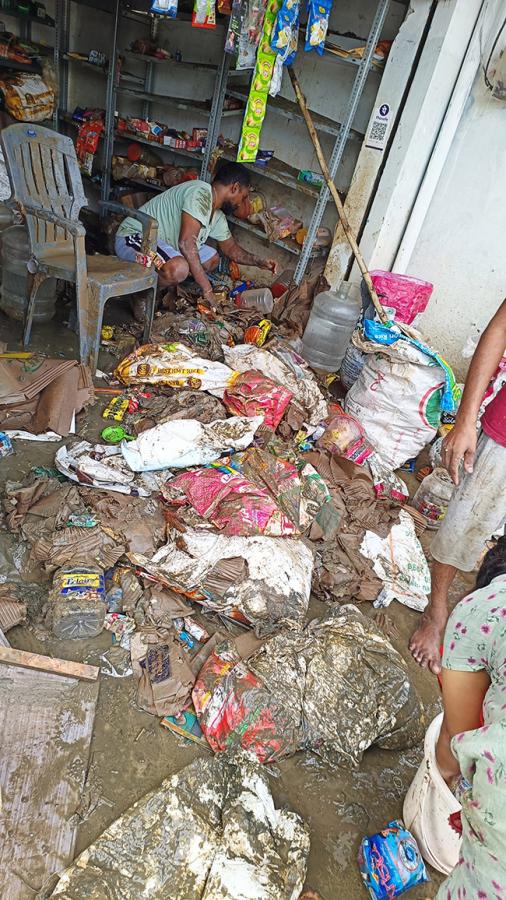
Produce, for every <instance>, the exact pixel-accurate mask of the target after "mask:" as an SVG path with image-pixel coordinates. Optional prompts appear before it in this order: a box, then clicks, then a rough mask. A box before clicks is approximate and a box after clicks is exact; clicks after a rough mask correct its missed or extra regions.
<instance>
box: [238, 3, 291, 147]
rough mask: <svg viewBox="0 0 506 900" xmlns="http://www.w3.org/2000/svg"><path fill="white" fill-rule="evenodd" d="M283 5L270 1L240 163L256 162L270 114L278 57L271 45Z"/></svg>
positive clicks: (258, 54) (249, 103)
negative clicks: (268, 102)
mask: <svg viewBox="0 0 506 900" xmlns="http://www.w3.org/2000/svg"><path fill="white" fill-rule="evenodd" d="M280 6H281V0H269V3H268V6H267V10H266V12H265V19H264V27H263V31H262V37H261V40H260V45H259V48H258V53H257V61H256V66H255V71H254V73H253V79H252V82H251V88H250V92H249V97H248V103H247V105H246V112H245V114H244V120H243V123H242V132H241V141H240V144H239V150H238V153H237V162H255V160H256V157H257V153H258V149H259V147H260V134H261V131H262V125H263V121H264V118H265V113H266V111H267V98H268V96H269V87H270V84H271V79H272V73H273V70H274V63H275V62H276V55H277V54H276V53H274V52H273V50H272V49H271V44H270V42H271V38H272V32H273V29H274V25H275V22H276V16H277V14H278V12H279V9H280Z"/></svg>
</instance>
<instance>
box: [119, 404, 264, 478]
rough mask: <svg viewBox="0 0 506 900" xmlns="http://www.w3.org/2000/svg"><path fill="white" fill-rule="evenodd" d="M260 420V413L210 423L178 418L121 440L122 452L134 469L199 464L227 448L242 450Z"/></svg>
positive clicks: (183, 467)
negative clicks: (132, 439) (134, 437)
mask: <svg viewBox="0 0 506 900" xmlns="http://www.w3.org/2000/svg"><path fill="white" fill-rule="evenodd" d="M262 422H263V417H262V416H253V417H252V418H239V417H237V416H235V417H233V418H231V419H224V420H219V421H216V422H211V423H210V424H209V425H203V424H202V423H201V422H199V421H198V420H197V419H178V420H175V421H171V422H164V423H163V424H162V425H155V427H154V428H150V429H149V430H148V431H143V432H142V434H140V435H139V437H138V438H137V440H135V441H122V442H121V452H122V454H123V458H124V460H125V462H126V464H127V465H128V467H129V468H130V469H132V471H134V472H153V471H156V470H157V469H168V468H176V469H185V468H187V467H188V466H201V465H205V464H206V463H210V462H214V461H215V460H216V459H219V457H220V456H221V455H222V454H223V453H226V452H227V450H228V451H229V450H233V449H235V450H244V449H245V448H246V447H248V446H249V444H251V441H252V440H253V438H254V436H255V432H256V430H257V428H258V427H259V426H260V425H261V424H262Z"/></svg>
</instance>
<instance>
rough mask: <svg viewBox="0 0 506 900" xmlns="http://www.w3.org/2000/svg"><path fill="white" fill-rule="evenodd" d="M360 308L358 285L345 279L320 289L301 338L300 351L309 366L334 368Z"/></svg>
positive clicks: (343, 351) (343, 349)
mask: <svg viewBox="0 0 506 900" xmlns="http://www.w3.org/2000/svg"><path fill="white" fill-rule="evenodd" d="M361 312H362V300H361V295H360V286H359V285H358V284H352V283H351V282H345V281H343V283H342V284H341V286H340V287H339V289H338V290H337V291H323V292H322V293H321V294H318V296H317V297H315V299H314V301H313V308H312V310H311V315H310V316H309V321H308V323H307V325H306V330H305V332H304V336H303V338H302V346H303V351H302V355H303V357H304V359H305V360H306V362H308V363H309V365H310V366H312V367H313V369H320V370H321V371H322V372H337V370H338V369H339V366H340V365H341V362H342V360H343V358H344V354H345V353H346V348H347V346H348V344H349V342H350V338H351V335H352V334H353V330H354V328H355V325H356V324H357V322H358V319H359V316H360V313H361Z"/></svg>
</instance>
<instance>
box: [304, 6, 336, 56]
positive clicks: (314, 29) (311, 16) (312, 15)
mask: <svg viewBox="0 0 506 900" xmlns="http://www.w3.org/2000/svg"><path fill="white" fill-rule="evenodd" d="M331 9H332V0H308V5H307V11H308V20H307V29H306V43H305V45H304V49H305V50H306V51H308V50H316V52H317V53H318V54H319V55H320V56H323V54H324V51H325V38H326V37H327V30H328V27H329V18H330V10H331Z"/></svg>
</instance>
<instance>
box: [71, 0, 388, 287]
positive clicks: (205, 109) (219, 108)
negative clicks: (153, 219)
mask: <svg viewBox="0 0 506 900" xmlns="http://www.w3.org/2000/svg"><path fill="white" fill-rule="evenodd" d="M70 2H79V3H84V4H85V5H88V6H92V7H95V8H97V7H100V8H101V9H102V10H103V11H106V12H110V13H111V14H112V29H111V43H110V50H109V60H110V64H109V67H108V69H107V71H106V70H104V69H101V67H99V66H95V65H93V64H90V63H88V62H87V61H85V60H82V61H79V60H76V62H77V63H79V62H81V63H84V64H85V65H86V67H87V68H91V69H93V70H95V71H96V72H97V73H102V74H103V75H105V76H106V96H105V110H106V117H105V129H104V135H103V141H102V144H103V148H104V150H103V164H102V178H101V194H102V198H103V199H104V200H108V199H109V196H110V191H111V162H112V156H113V153H114V144H115V142H119V141H127V140H133V141H136V142H138V143H141V144H145V145H147V146H149V147H152V148H154V149H155V150H156V151H157V152H159V151H165V152H169V153H170V154H172V155H173V156H176V157H177V156H179V157H181V158H185V159H191V160H192V161H195V162H196V163H197V164H198V162H199V161H201V172H200V177H201V178H203V179H205V180H209V178H210V175H209V162H210V158H211V153H212V151H213V149H214V148H215V146H216V145H217V139H218V135H219V131H220V123H221V121H222V120H223V119H224V118H225V117H229V116H237V115H242V113H243V110H242V109H241V110H225V109H224V101H225V95H226V94H228V95H229V96H231V97H234V98H236V99H238V100H240V101H241V102H242V103H243V104H245V103H246V101H247V98H248V90H249V87H248V85H243V84H241V83H240V81H239V79H240V76H242V77H244V76H247V77H249V78H250V77H251V73H250V72H244V71H237V70H234V69H231V57H230V56H229V55H228V54H226V53H223V55H222V59H221V61H220V63H219V64H217V65H216V64H212V63H207V62H190V61H188V60H182V61H178V60H176V59H174V58H172V57H170V58H158V57H152V56H148V55H147V54H146V55H143V54H139V53H135V52H133V51H131V50H125V49H120V46H119V41H118V38H119V28H120V23H121V20H122V19H125V18H126V19H129V20H132V21H135V22H137V23H139V24H142V25H144V26H148V27H149V29H150V36H151V38H152V39H155V38H156V33H157V28H158V22H159V17H157V16H153V15H150V14H149V13H147V12H146V13H144V12H140V11H133V10H129V9H127V8H126V6H125V5H124V2H123V0H108V2H107V9H105V4H103V5H101V4H97V3H96V2H94V0H56V3H57V19H58V18H60V17H61V26H60V27H57V29H56V31H57V40H56V42H55V44H56V46H55V60H56V57H57V55H58V54H59V55H60V59H61V61H62V62H63V63H64V66H62V67H61V68H62V69H63V68H64V67H68V65H69V64H71V63H72V60H71V59H68V58H65V55H64V54H65V52H66V49H67V48H68V21H69V5H70ZM390 2H401V0H378V2H377V7H376V12H375V15H374V19H373V22H372V25H371V29H370V32H369V35H368V38H367V42H366V46H365V48H364V52H363V54H362V57H361V58H360V59H356V58H353V57H342V56H340V55H336V53H335V51H334V50H333V48H332V46H331V45H332V37H333V36H332V34H329V36H328V41H327V47H326V51H325V54H324V57H323V59H324V60H325V61H326V64H330V63H331V62H332V64H337V65H341V64H343V65H347V66H351V67H353V68H354V70H355V72H356V74H355V79H354V83H353V87H352V90H351V92H350V95H349V98H348V103H347V107H346V111H345V114H344V116H343V121H342V122H339V121H336V120H335V119H333V118H331V117H329V116H324V115H322V114H320V113H313V120H314V123H315V127H316V129H317V130H318V131H319V132H320V133H321V134H325V135H329V136H331V137H333V138H334V139H335V140H334V146H333V148H332V151H331V156H330V160H329V169H330V172H331V175H332V178H335V177H336V173H337V170H338V167H339V165H340V162H341V160H342V157H343V153H344V150H345V147H346V145H347V143H348V141H350V142H355V143H360V144H361V143H362V141H363V138H364V133H363V132H362V131H360V130H358V129H357V128H354V127H353V122H354V119H355V115H356V112H357V108H358V104H359V101H360V98H361V96H362V93H363V90H364V87H365V84H366V82H367V79H368V77H369V76H370V75H371V74H373V75H374V74H375V75H377V74H378V73H380V74H381V66H380V65H378V64H377V63H375V62H374V51H375V48H376V45H377V43H378V41H379V39H380V36H381V30H382V27H383V24H384V21H385V18H386V14H387V11H388V8H389V5H390ZM178 20H180V21H181V20H182V21H188V22H190V21H191V17H190V16H187V15H185V14H180V15H178ZM220 24H221V23H218V26H219V25H220ZM120 58H121V59H122V60H123V61H127V62H135V63H139V64H143V65H144V66H145V70H144V78H142V76H139V79H138V80H136V79H135V80H132V76H131V77H130V80H129V81H128V80H127V79H126V73H125V74H123V75H121V70H120V65H119V60H120ZM164 66H166V67H171V68H172V69H173V70H174V71H176V70H177V68H180V69H188V70H194V71H195V70H197V71H202V72H209V74H212V75H213V76H214V90H213V95H212V99H211V102H208V101H207V102H206V101H204V102H203V101H196V100H192V99H186V98H182V97H174V96H167V95H165V94H161V93H156V92H155V91H154V90H153V81H154V71H155V70H156V69H158V70H159V69H160V68H161V67H164ZM238 81H239V83H238ZM60 96H61V97H62V99H63V101H64V102H63V103H62V105H63V107H64V109H66V106H67V102H66V98H67V93H66V78H65V77H64V76H63V77H61V80H60ZM122 96H125V97H128V98H129V99H133V100H138V101H139V102H140V103H142V116H143V117H148V116H149V114H150V110H151V106H152V104H153V103H157V104H163V105H167V106H171V107H173V108H175V109H181V110H184V111H192V112H195V113H198V114H199V115H201V116H202V117H204V116H205V117H206V118H207V127H208V139H207V143H206V147H205V149H204V152H203V154H202V153H193V152H191V151H189V150H183V149H176V148H174V147H169V146H164V145H162V144H159V143H157V142H155V141H149V140H146V139H143V138H139V137H138V136H137V135H135V134H131V135H130V134H129V133H127V132H124V131H122V132H119V131H118V130H117V128H116V126H115V121H114V111H115V109H116V104H117V99H118V97H122ZM267 115H272V116H278V117H282V118H285V119H286V120H288V121H292V122H294V121H295V122H303V121H304V120H303V117H302V114H301V112H300V110H299V107H298V105H297V104H296V103H294V102H293V101H290V100H288V99H286V98H284V97H276V98H269V101H268V106H267ZM62 118H63V119H64V120H68V119H69V116H68V114H67V115H63V116H62ZM223 158H225V159H229V160H233V159H235V154H234V152H233V151H232V150H230V149H227V150H225V151H224V153H223ZM248 167H249V168H250V170H251V171H252V172H254V174H255V176H256V177H259V178H264V179H266V180H268V181H269V180H270V181H273V182H277V183H278V184H280V185H282V186H283V187H285V188H287V189H288V190H290V191H297V192H299V193H301V194H303V195H305V196H307V197H309V198H311V199H312V200H314V208H313V213H312V217H311V221H310V224H309V227H308V234H307V237H306V241H305V242H304V245H303V247H302V248H301V247H299V245H298V244H296V242H295V241H294V240H289V239H285V240H280V241H276V242H274V243H275V244H276V245H277V246H279V247H280V248H282V249H283V250H285V251H287V252H289V253H291V254H292V255H294V256H296V257H297V266H296V271H295V279H296V281H297V282H300V281H301V279H302V277H303V276H304V273H305V271H306V268H307V265H308V262H309V260H310V259H312V258H314V256H315V255H317V254H315V253H314V252H313V249H312V248H313V244H314V240H315V237H316V233H317V230H318V228H319V227H320V225H321V222H322V218H323V214H324V211H325V209H326V206H327V204H328V203H329V201H330V199H331V197H330V192H329V190H328V188H327V186H326V185H324V186H323V187H322V188H321V189H318V188H315V187H314V186H312V185H309V184H306V183H304V182H299V181H298V180H297V174H298V171H297V169H295V168H294V167H292V166H290V165H288V164H287V163H286V162H284V161H283V160H280V159H272V160H271V161H270V162H269V163H268V164H267V165H266V166H265V167H264V166H257V165H254V164H251V165H249V166H248ZM129 182H130V183H132V184H136V185H138V186H140V187H144V188H145V189H147V190H153V191H156V190H163V188H159V187H157V186H155V185H152V184H150V183H149V182H144V181H143V180H142V179H140V180H137V179H129ZM230 218H231V222H232V223H233V224H234V225H235V226H236V227H239V228H242V229H244V230H246V231H248V232H249V233H250V234H253V235H255V237H257V238H260V239H263V240H267V237H266V235H265V234H264V233H263V232H262V231H261V230H260V229H259V228H257V227H256V226H254V225H252V224H251V223H249V222H245V221H243V220H239V219H236V218H235V217H230Z"/></svg>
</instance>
